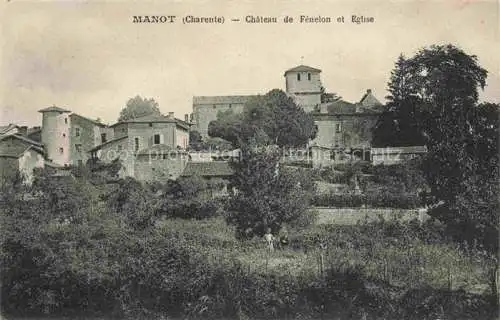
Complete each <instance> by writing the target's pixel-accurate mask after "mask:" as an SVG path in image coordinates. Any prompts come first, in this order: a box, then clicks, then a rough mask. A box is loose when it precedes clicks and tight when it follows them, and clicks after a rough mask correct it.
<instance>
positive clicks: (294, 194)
mask: <svg viewBox="0 0 500 320" xmlns="http://www.w3.org/2000/svg"><path fill="white" fill-rule="evenodd" d="M242 154H243V156H242V160H241V161H240V162H239V163H235V164H234V166H235V175H234V176H233V178H232V181H231V184H232V185H234V186H236V188H237V190H238V192H237V193H236V195H234V196H233V197H232V198H231V199H230V201H229V204H228V207H227V209H228V215H227V221H228V223H230V224H233V225H235V226H236V229H237V233H236V234H237V237H238V238H251V237H253V236H262V235H264V233H265V232H266V230H267V228H271V230H272V232H273V233H275V234H276V233H278V231H279V230H280V228H281V226H282V225H283V224H284V223H292V224H293V223H294V222H296V221H299V220H300V218H301V217H304V216H305V215H307V214H308V212H307V209H308V206H309V202H310V199H311V197H312V193H313V188H314V184H313V183H312V179H311V177H309V176H307V175H305V174H302V172H300V173H299V172H297V171H295V170H293V169H288V168H281V167H279V166H278V164H279V159H280V156H281V154H280V149H279V148H278V147H277V146H266V145H258V144H252V145H248V146H244V147H243V149H242Z"/></svg>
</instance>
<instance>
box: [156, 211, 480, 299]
mask: <svg viewBox="0 0 500 320" xmlns="http://www.w3.org/2000/svg"><path fill="white" fill-rule="evenodd" d="M158 228H160V229H162V230H163V231H164V232H181V233H182V236H183V237H185V238H186V239H188V241H189V242H190V243H191V244H192V245H193V246H196V245H200V244H201V245H202V246H203V248H204V249H205V252H206V254H207V257H208V258H209V260H210V261H211V262H212V263H215V264H223V263H227V262H230V261H234V260H237V261H240V262H241V263H243V265H244V266H245V267H246V268H247V270H249V271H250V272H252V271H257V272H259V273H264V274H267V273H270V274H281V275H289V276H299V275H301V274H319V273H320V272H321V269H322V268H323V269H325V268H332V269H342V268H344V269H345V268H361V270H362V271H363V273H364V274H365V275H366V276H367V277H370V278H374V279H379V280H383V281H388V282H389V283H390V284H392V285H395V286H400V287H405V288H418V287H427V286H428V287H432V288H435V289H452V290H459V289H461V290H464V291H466V292H471V293H487V292H489V285H488V284H489V278H488V271H489V270H488V266H489V265H488V262H487V261H485V260H482V259H481V258H478V257H471V256H469V255H467V254H465V253H463V252H462V251H461V250H458V249H457V248H456V247H454V246H453V245H452V244H443V243H434V244H432V243H424V242H423V241H420V240H418V239H414V240H410V241H408V240H403V241H402V240H401V239H398V237H390V236H385V235H383V234H379V235H377V234H375V233H373V234H369V235H364V236H363V235H357V234H355V233H354V232H353V231H352V230H351V229H350V228H349V227H348V226H336V225H329V224H319V225H314V226H311V227H308V228H307V229H303V230H293V231H292V232H290V235H289V237H290V245H289V246H288V247H287V248H285V249H282V250H275V252H273V253H269V252H268V251H267V250H266V247H265V243H264V241H263V240H261V239H254V240H250V241H247V242H243V243H241V242H239V241H237V240H236V239H234V231H233V229H232V228H231V227H229V226H227V225H226V224H225V222H224V221H223V220H222V219H221V218H216V219H210V220H204V221H186V220H166V221H163V222H162V223H161V224H160V225H159V226H158ZM320 242H321V243H324V246H326V248H324V249H322V248H320V245H319V243H320Z"/></svg>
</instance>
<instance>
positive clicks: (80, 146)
mask: <svg viewBox="0 0 500 320" xmlns="http://www.w3.org/2000/svg"><path fill="white" fill-rule="evenodd" d="M75 150H76V152H82V145H81V144H75Z"/></svg>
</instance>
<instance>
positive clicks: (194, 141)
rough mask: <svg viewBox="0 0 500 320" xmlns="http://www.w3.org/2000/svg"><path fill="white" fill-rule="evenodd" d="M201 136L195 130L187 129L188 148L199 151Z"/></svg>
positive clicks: (201, 141) (201, 142)
mask: <svg viewBox="0 0 500 320" xmlns="http://www.w3.org/2000/svg"><path fill="white" fill-rule="evenodd" d="M202 144H203V138H202V136H201V134H200V133H199V132H198V131H196V130H191V131H189V148H191V149H193V150H196V151H199V150H200V149H201V148H202Z"/></svg>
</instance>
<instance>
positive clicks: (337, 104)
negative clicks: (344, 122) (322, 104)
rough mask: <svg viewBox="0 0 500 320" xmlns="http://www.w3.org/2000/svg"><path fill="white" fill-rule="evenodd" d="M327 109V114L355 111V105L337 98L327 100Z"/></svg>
mask: <svg viewBox="0 0 500 320" xmlns="http://www.w3.org/2000/svg"><path fill="white" fill-rule="evenodd" d="M327 110H328V113H329V114H349V113H356V105H355V104H352V103H350V102H347V101H344V100H337V101H333V102H328V104H327Z"/></svg>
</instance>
